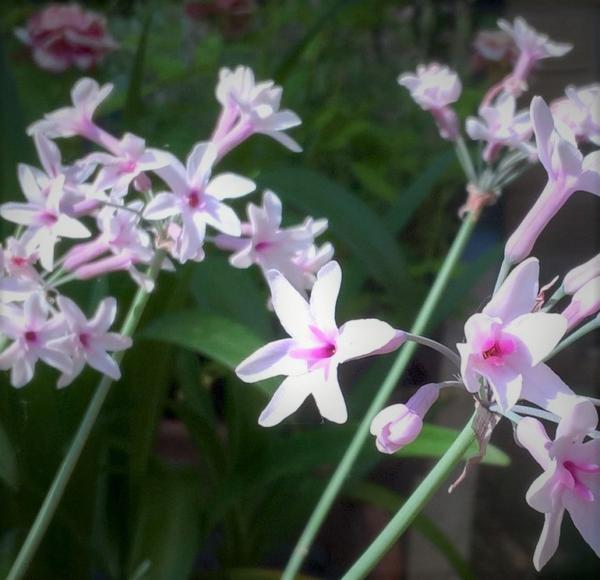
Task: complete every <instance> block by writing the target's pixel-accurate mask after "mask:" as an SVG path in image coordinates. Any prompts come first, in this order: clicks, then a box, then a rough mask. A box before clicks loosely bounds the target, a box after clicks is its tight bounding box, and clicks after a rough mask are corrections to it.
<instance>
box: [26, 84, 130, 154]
mask: <svg viewBox="0 0 600 580" xmlns="http://www.w3.org/2000/svg"><path fill="white" fill-rule="evenodd" d="M112 90H113V85H112V84H110V83H107V84H105V85H102V86H100V85H99V84H98V83H97V82H96V81H95V80H94V79H90V78H82V79H79V80H78V81H77V82H76V83H75V85H74V86H73V89H72V90H71V99H72V101H73V106H72V107H63V108H61V109H58V110H56V111H53V112H52V113H47V114H46V115H44V118H43V119H41V120H40V121H36V122H35V123H33V124H32V125H30V126H29V127H28V128H27V134H28V135H34V134H35V133H40V132H41V133H43V134H44V135H45V136H46V137H49V138H51V139H54V138H56V137H73V136H74V135H84V136H86V137H88V138H90V139H91V138H93V136H94V135H95V134H96V132H98V131H99V129H98V128H97V127H96V125H95V124H94V122H93V120H92V118H93V116H94V113H95V111H96V109H97V108H98V107H99V106H100V104H101V103H102V101H104V99H106V98H107V97H108V95H110V93H111V92H112ZM108 140H109V141H110V143H112V144H113V145H115V146H116V145H117V143H118V141H117V140H116V139H115V138H114V137H111V136H109V139H108ZM107 148H108V149H109V150H112V149H111V148H110V147H107Z"/></svg>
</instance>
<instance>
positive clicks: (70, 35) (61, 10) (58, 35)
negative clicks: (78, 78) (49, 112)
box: [15, 4, 118, 73]
mask: <svg viewBox="0 0 600 580" xmlns="http://www.w3.org/2000/svg"><path fill="white" fill-rule="evenodd" d="M15 33H16V35H17V37H18V38H19V40H21V41H22V42H24V43H25V44H26V45H27V46H29V47H30V48H31V52H32V56H33V60H34V61H35V62H36V63H37V65H38V66H39V67H41V68H43V69H46V70H49V71H51V72H56V73H58V72H63V71H65V70H67V69H68V68H70V67H72V66H75V67H77V68H78V69H80V70H87V69H89V68H91V67H93V66H95V65H96V64H98V63H100V62H101V61H102V60H103V59H104V56H105V55H106V54H107V53H109V52H110V51H112V50H114V49H115V48H117V47H118V44H117V43H116V42H115V40H114V39H113V38H112V36H111V35H110V34H109V33H108V30H107V28H106V19H105V18H104V17H103V16H101V15H100V14H98V13H97V12H92V11H91V10H84V9H83V8H82V7H81V6H79V5H78V4H50V5H49V6H47V7H46V8H43V9H42V10H39V11H38V12H36V13H35V14H33V16H31V18H29V20H28V21H27V24H26V27H25V28H18V29H17V30H16V31H15Z"/></svg>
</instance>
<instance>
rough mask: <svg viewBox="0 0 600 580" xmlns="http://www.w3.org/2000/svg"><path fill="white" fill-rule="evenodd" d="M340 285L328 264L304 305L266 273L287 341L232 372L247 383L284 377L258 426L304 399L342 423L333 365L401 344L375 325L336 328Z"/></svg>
mask: <svg viewBox="0 0 600 580" xmlns="http://www.w3.org/2000/svg"><path fill="white" fill-rule="evenodd" d="M341 280H342V271H341V269H340V267H339V265H338V263H337V262H329V264H327V265H326V266H324V267H323V268H321V270H320V271H319V273H318V275H317V281H316V282H315V285H314V287H313V290H312V293H311V296H310V302H308V301H307V300H306V299H305V298H304V297H303V296H302V295H301V294H300V293H299V292H298V291H297V290H296V289H295V288H294V287H293V286H292V285H291V284H290V283H289V282H288V281H287V280H286V279H285V278H284V277H283V276H282V275H281V274H280V273H279V272H277V271H275V270H271V271H270V272H269V273H268V281H269V285H270V287H271V298H272V303H273V308H274V310H275V313H276V314H277V316H278V318H279V321H280V322H281V325H282V326H283V328H284V329H285V331H286V332H287V333H288V335H289V336H290V338H284V339H282V340H276V341H274V342H270V343H269V344H267V345H265V346H263V347H262V348H260V349H259V350H257V351H256V352H255V353H254V354H252V355H250V356H249V357H248V358H247V359H246V360H244V361H243V362H242V363H240V365H239V366H238V367H237V369H236V373H237V375H238V377H240V378H241V379H242V380H243V381H245V382H247V383H253V382H256V381H261V380H263V379H266V378H269V377H274V376H277V375H286V376H287V378H286V379H285V380H284V381H283V383H281V385H280V386H279V388H278V389H277V391H276V392H275V394H274V395H273V398H272V399H271V401H270V402H269V404H268V405H267V407H266V408H265V410H264V411H263V412H262V413H261V415H260V418H259V423H260V425H262V426H263V427H271V426H273V425H277V424H278V423H280V422H281V421H282V420H283V419H285V418H286V417H288V416H289V415H291V414H292V413H294V412H295V411H296V410H297V409H298V408H299V407H300V405H301V404H302V403H303V402H304V400H305V399H306V398H307V397H308V396H309V395H312V396H313V397H314V400H315V402H316V404H317V407H318V409H319V412H320V413H321V415H322V416H323V417H325V418H326V419H329V420H330V421H334V422H335V423H344V422H345V421H346V419H347V411H346V403H345V401H344V397H343V396H342V392H341V390H340V385H339V383H338V379H337V367H338V365H339V364H341V363H344V362H346V361H348V360H352V359H355V358H361V357H364V356H369V355H374V354H381V353H384V352H390V351H391V350H393V349H395V348H397V347H398V346H399V345H400V344H401V343H402V342H403V340H404V338H405V337H404V333H402V332H400V331H396V330H394V329H393V328H392V327H391V326H390V325H389V324H387V323H385V322H382V321H380V320H375V319H364V320H351V321H350V322H346V323H345V324H343V325H342V326H340V327H338V325H337V323H336V321H335V304H336V301H337V297H338V293H339V290H340V285H341Z"/></svg>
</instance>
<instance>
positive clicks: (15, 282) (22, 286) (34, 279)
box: [0, 237, 41, 303]
mask: <svg viewBox="0 0 600 580" xmlns="http://www.w3.org/2000/svg"><path fill="white" fill-rule="evenodd" d="M37 259H38V257H37V254H36V253H31V252H29V251H28V250H27V248H26V245H25V244H24V243H23V241H22V240H18V239H16V238H12V237H11V238H8V239H7V240H6V242H5V247H4V248H3V247H2V246H0V303H2V302H4V303H7V302H15V301H23V300H26V299H27V298H28V297H29V295H30V294H32V293H33V292H37V291H39V290H40V288H41V277H40V275H39V274H38V272H37V270H36V269H35V268H34V264H35V263H36V262H37Z"/></svg>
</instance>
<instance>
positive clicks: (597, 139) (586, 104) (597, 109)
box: [550, 83, 600, 145]
mask: <svg viewBox="0 0 600 580" xmlns="http://www.w3.org/2000/svg"><path fill="white" fill-rule="evenodd" d="M565 93H566V95H567V96H566V98H564V99H558V100H556V101H554V102H553V103H551V105H550V109H551V111H552V115H553V116H554V118H555V119H556V120H557V121H559V122H560V123H564V124H565V125H566V126H567V127H568V128H569V129H570V131H571V132H572V133H573V135H575V137H576V138H577V139H578V140H580V141H591V142H592V143H594V144H595V145H600V83H594V84H593V85H589V86H587V87H580V88H575V87H567V89H566V90H565Z"/></svg>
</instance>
